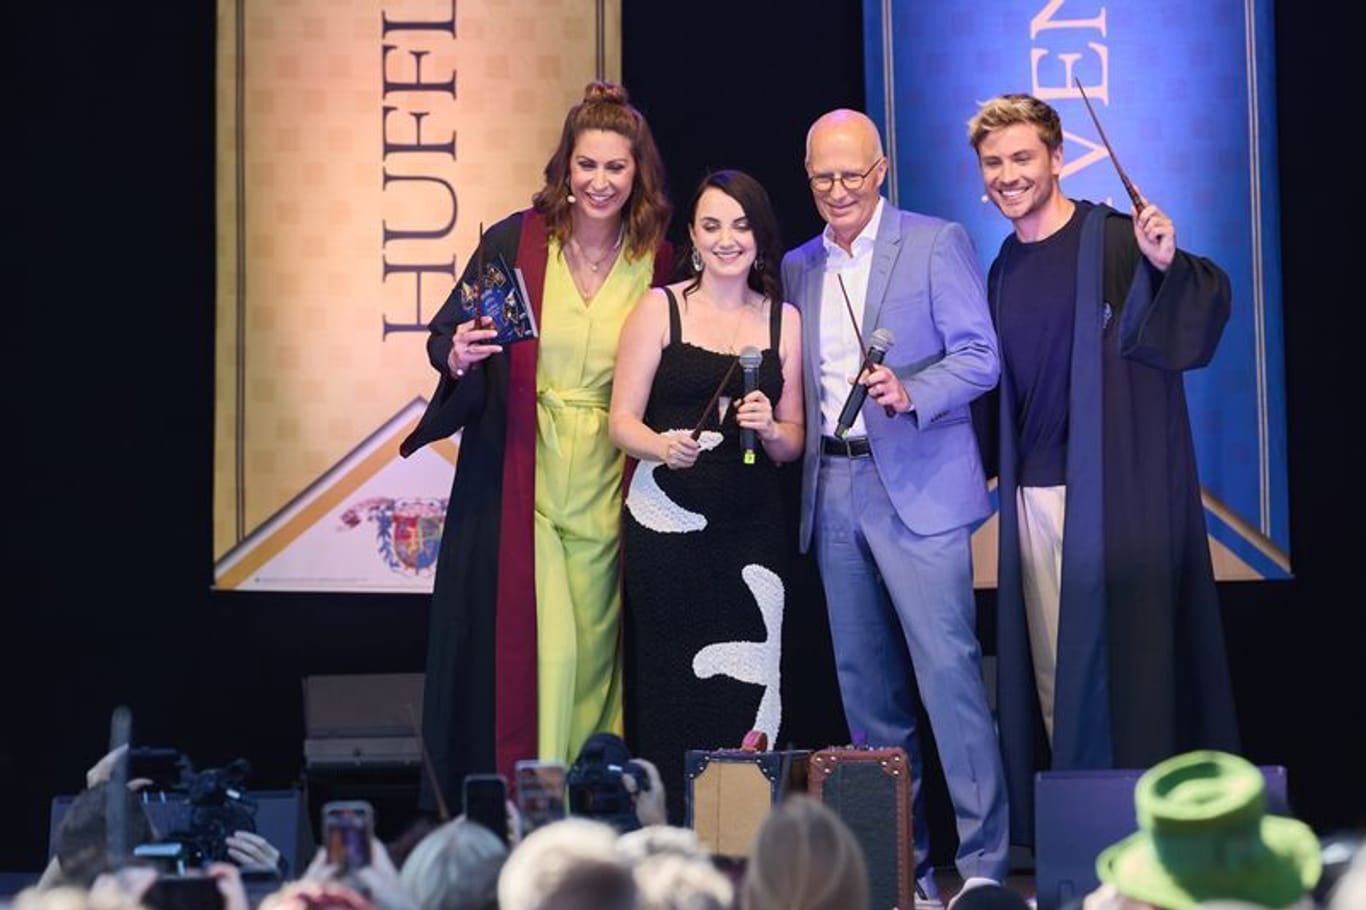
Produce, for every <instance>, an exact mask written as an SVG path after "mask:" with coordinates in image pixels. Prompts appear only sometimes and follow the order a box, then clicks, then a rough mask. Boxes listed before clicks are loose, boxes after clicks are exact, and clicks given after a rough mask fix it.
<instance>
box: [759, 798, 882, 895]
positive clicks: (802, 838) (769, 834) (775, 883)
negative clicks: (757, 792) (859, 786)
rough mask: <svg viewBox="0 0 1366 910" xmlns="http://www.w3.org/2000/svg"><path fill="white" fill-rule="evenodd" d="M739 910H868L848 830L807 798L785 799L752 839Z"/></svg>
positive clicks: (862, 871) (858, 856)
mask: <svg viewBox="0 0 1366 910" xmlns="http://www.w3.org/2000/svg"><path fill="white" fill-rule="evenodd" d="M740 907H741V910H868V868H867V865H866V864H865V863H864V860H863V849H862V848H861V847H859V844H858V841H857V840H856V839H855V838H854V833H853V832H852V831H850V830H849V826H848V825H846V824H845V823H844V821H843V820H842V819H841V818H840V817H839V816H838V815H836V814H835V813H834V811H833V810H831V809H829V808H828V807H826V805H825V804H824V803H822V802H819V801H817V800H815V799H813V798H811V797H809V796H804V795H801V794H796V795H793V796H789V797H788V798H787V799H785V800H783V801H782V802H781V803H779V804H778V805H777V806H775V807H774V808H773V810H772V811H770V812H769V814H768V817H767V818H765V819H764V822H763V824H762V825H760V826H759V833H758V834H757V835H755V838H754V846H753V847H751V848H750V855H749V862H748V863H747V865H746V869H745V879H744V884H743V885H742V886H741V889H740Z"/></svg>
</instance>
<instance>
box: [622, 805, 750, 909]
mask: <svg viewBox="0 0 1366 910" xmlns="http://www.w3.org/2000/svg"><path fill="white" fill-rule="evenodd" d="M617 852H618V853H619V854H621V856H623V857H624V858H625V859H626V861H627V862H628V863H629V864H630V865H631V870H632V874H633V876H634V877H635V881H636V907H637V910H730V908H731V907H733V906H734V904H735V886H734V884H733V883H732V882H731V879H730V877H729V876H728V875H726V874H725V873H724V872H722V871H721V870H720V869H717V868H716V866H715V865H713V864H712V859H711V855H710V854H709V853H708V852H707V850H706V848H704V847H703V846H702V844H701V842H700V841H698V839H697V832H695V831H693V830H692V829H691V828H678V827H674V826H672V825H650V826H648V827H645V828H640V829H638V830H635V831H630V832H628V833H626V834H623V835H621V836H620V837H618V838H617Z"/></svg>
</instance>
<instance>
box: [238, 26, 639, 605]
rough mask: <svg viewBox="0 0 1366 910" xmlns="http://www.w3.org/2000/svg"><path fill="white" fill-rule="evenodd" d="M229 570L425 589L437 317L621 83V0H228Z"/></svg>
mask: <svg viewBox="0 0 1366 910" xmlns="http://www.w3.org/2000/svg"><path fill="white" fill-rule="evenodd" d="M217 67H218V69H217V109H218V115H217V124H218V130H217V205H218V236H217V268H218V273H217V321H216V337H217V341H216V353H217V362H216V366H215V417H214V420H215V430H214V509H213V512H214V559H215V571H214V577H215V583H216V585H217V587H219V588H222V589H248V590H295V591H428V590H430V589H431V577H432V571H433V569H434V565H435V557H436V543H437V540H438V538H439V535H440V533H441V522H442V518H443V515H444V512H445V501H444V497H446V496H447V494H448V492H449V490H450V481H451V473H452V471H453V470H454V464H455V456H456V452H457V446H458V444H459V440H458V437H457V438H456V439H453V440H451V441H450V442H449V443H448V444H442V445H437V446H432V447H428V448H427V449H424V450H423V451H422V452H421V453H419V454H418V455H415V456H414V457H413V458H411V459H408V460H407V461H404V460H402V459H400V458H399V456H398V440H399V439H401V438H402V437H403V436H404V435H405V434H406V433H407V431H408V430H409V429H411V427H412V426H413V425H414V424H415V423H416V421H417V417H418V416H419V415H420V414H421V411H422V404H423V400H424V396H426V395H428V394H430V391H431V389H432V387H433V385H434V382H435V379H436V376H435V373H434V371H433V370H432V369H431V368H430V367H429V366H428V365H427V360H426V349H425V342H426V323H427V321H428V320H429V319H430V318H431V317H432V316H433V315H434V314H435V312H436V310H437V308H438V307H439V306H440V305H441V303H442V301H444V300H445V298H446V295H447V294H448V293H449V292H450V290H451V287H452V286H453V285H454V282H455V279H456V277H457V276H458V274H459V272H460V270H461V269H463V268H464V265H465V257H466V256H468V255H469V254H470V253H471V252H472V251H473V250H474V248H475V242H476V240H477V237H478V233H479V226H480V224H481V223H485V224H490V223H492V222H493V221H496V220H497V219H499V218H501V217H503V216H504V215H506V214H508V213H510V212H512V211H515V210H517V209H520V208H524V207H525V206H527V205H528V204H529V202H530V199H531V194H532V193H533V192H534V191H535V190H537V189H538V188H539V187H540V185H541V180H542V169H543V168H544V166H545V161H546V158H547V156H548V155H549V154H550V152H551V150H552V148H553V147H554V145H555V143H556V141H557V140H558V137H559V130H560V127H561V124H562V123H563V119H564V114H565V111H566V110H568V108H569V106H570V105H571V104H573V103H574V102H576V101H577V100H579V99H580V98H581V97H582V93H583V87H584V85H585V84H586V83H587V82H588V81H590V80H591V79H594V78H598V77H602V78H607V79H612V80H618V79H619V78H620V74H619V73H620V0H597V2H586V0H540V2H537V3H536V4H534V5H533V4H508V3H499V2H494V0H459V2H458V3H457V2H456V0H389V2H383V0H296V2H293V3H248V2H246V0H220V2H219V7H218V64H217Z"/></svg>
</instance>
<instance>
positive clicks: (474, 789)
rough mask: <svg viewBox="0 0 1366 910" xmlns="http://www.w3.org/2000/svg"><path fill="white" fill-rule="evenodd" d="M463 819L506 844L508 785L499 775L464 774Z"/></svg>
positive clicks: (505, 779)
mask: <svg viewBox="0 0 1366 910" xmlns="http://www.w3.org/2000/svg"><path fill="white" fill-rule="evenodd" d="M464 794H465V817H466V818H468V819H469V820H470V821H472V822H478V823H479V824H481V825H483V826H484V827H485V828H488V829H489V830H490V831H492V832H493V833H494V834H496V835H498V839H499V840H501V841H502V842H503V843H505V844H506V843H507V842H508V805H507V802H508V783H507V778H505V777H503V775H501V774H466V775H465V782H464Z"/></svg>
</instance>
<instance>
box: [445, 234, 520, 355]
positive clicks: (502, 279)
mask: <svg viewBox="0 0 1366 910" xmlns="http://www.w3.org/2000/svg"><path fill="white" fill-rule="evenodd" d="M476 276H477V278H476V282H475V284H474V285H472V284H471V283H470V282H468V281H462V282H461V283H460V308H461V310H462V311H463V313H464V315H465V317H466V318H468V319H474V318H476V317H482V318H483V320H484V327H485V328H488V321H489V320H492V322H493V327H494V328H496V329H497V330H498V334H497V336H496V337H494V339H493V342H492V343H494V344H505V345H506V344H512V343H514V342H517V341H526V340H527V339H529V338H535V337H536V334H537V330H536V316H535V314H534V313H532V312H531V298H530V297H529V296H527V292H526V282H525V281H524V280H523V278H522V270H521V269H515V268H511V267H509V266H508V264H507V260H505V259H504V258H503V257H502V255H498V256H495V257H494V258H492V259H484V260H483V262H482V263H481V264H480V267H479V268H477V269H476ZM476 285H477V286H476Z"/></svg>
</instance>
